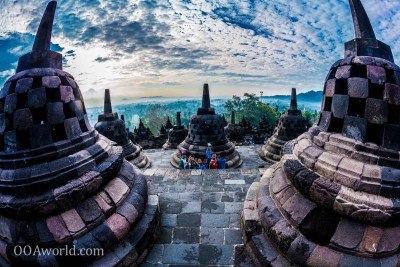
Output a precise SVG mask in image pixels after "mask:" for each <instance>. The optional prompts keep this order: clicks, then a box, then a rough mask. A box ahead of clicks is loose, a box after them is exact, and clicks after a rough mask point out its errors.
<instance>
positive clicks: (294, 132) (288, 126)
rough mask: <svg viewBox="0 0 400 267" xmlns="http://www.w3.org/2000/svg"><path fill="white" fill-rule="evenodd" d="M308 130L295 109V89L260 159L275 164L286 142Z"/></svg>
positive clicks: (303, 119) (306, 124) (304, 121)
mask: <svg viewBox="0 0 400 267" xmlns="http://www.w3.org/2000/svg"><path fill="white" fill-rule="evenodd" d="M307 128H308V122H307V120H306V119H305V118H304V117H303V116H302V115H301V111H300V110H298V109H297V96H296V89H295V88H293V89H292V94H291V99H290V108H289V109H288V110H287V111H286V112H285V113H283V114H282V115H281V117H280V118H279V121H278V125H277V126H276V127H275V130H274V134H273V135H272V137H270V138H268V141H267V143H266V144H265V145H264V146H263V147H262V148H261V150H260V152H259V155H260V158H261V159H263V160H264V161H267V162H269V163H276V162H278V161H279V160H280V159H281V157H282V150H283V146H284V145H285V143H286V142H287V141H290V140H292V139H294V138H297V137H298V136H299V135H300V134H302V133H304V132H305V131H306V130H307Z"/></svg>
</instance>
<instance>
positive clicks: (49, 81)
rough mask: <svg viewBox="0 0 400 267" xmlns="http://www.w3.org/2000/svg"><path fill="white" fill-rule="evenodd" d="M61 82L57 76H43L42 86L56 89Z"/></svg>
mask: <svg viewBox="0 0 400 267" xmlns="http://www.w3.org/2000/svg"><path fill="white" fill-rule="evenodd" d="M60 84H61V80H60V78H59V77H58V76H45V77H42V86H43V87H47V88H52V89H55V88H58V86H60Z"/></svg>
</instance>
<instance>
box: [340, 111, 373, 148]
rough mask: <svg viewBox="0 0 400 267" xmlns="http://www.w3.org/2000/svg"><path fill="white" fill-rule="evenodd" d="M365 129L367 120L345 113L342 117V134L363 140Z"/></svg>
mask: <svg viewBox="0 0 400 267" xmlns="http://www.w3.org/2000/svg"><path fill="white" fill-rule="evenodd" d="M366 131H367V121H366V119H364V118H359V117H353V116H348V115H346V116H345V117H344V125H343V132H342V133H343V135H344V136H346V137H348V138H353V139H355V140H357V141H360V142H364V141H365V135H366Z"/></svg>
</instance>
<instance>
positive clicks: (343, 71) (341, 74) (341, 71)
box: [335, 65, 351, 79]
mask: <svg viewBox="0 0 400 267" xmlns="http://www.w3.org/2000/svg"><path fill="white" fill-rule="evenodd" d="M350 74H351V66H349V65H347V66H340V67H339V68H338V69H337V71H336V74H335V77H336V79H348V78H350Z"/></svg>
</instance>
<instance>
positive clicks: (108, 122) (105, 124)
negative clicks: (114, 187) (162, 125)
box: [94, 89, 150, 168]
mask: <svg viewBox="0 0 400 267" xmlns="http://www.w3.org/2000/svg"><path fill="white" fill-rule="evenodd" d="M104 94H105V95H104V114H100V115H99V119H98V122H97V123H96V125H95V126H94V128H95V129H96V130H97V131H98V132H99V133H100V134H102V135H104V136H105V137H107V138H108V139H110V140H111V141H114V142H116V143H117V144H118V145H119V146H122V148H123V150H124V156H125V159H126V160H127V161H129V162H131V163H133V164H134V165H135V166H136V167H138V168H147V167H149V166H150V161H149V159H148V158H147V157H146V155H145V154H144V153H143V150H142V148H141V147H140V146H138V145H135V144H133V143H132V142H131V140H129V137H128V130H127V128H126V125H125V121H124V120H125V118H124V117H121V118H123V119H124V120H122V119H119V118H118V114H117V113H115V112H113V111H112V106H111V97H110V90H109V89H106V90H105V93H104Z"/></svg>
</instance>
